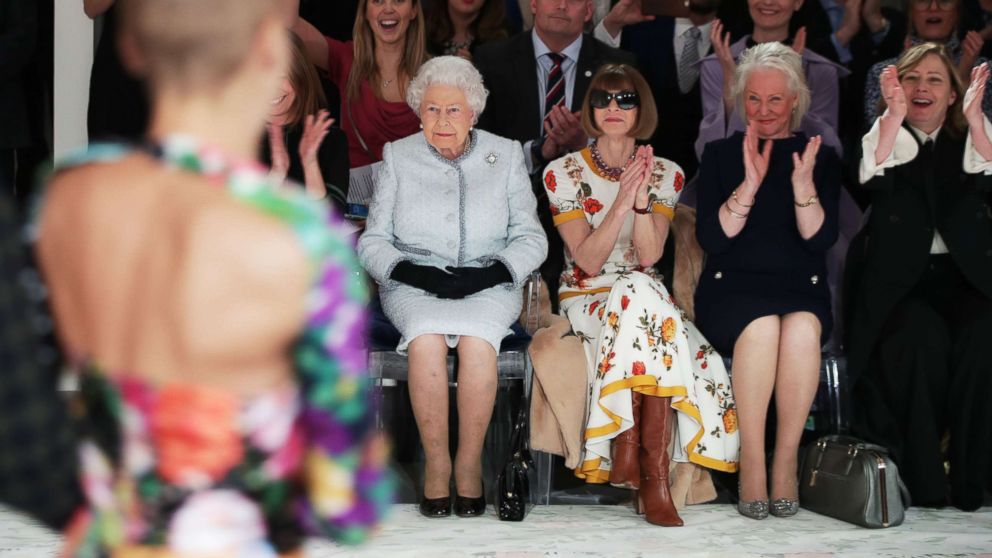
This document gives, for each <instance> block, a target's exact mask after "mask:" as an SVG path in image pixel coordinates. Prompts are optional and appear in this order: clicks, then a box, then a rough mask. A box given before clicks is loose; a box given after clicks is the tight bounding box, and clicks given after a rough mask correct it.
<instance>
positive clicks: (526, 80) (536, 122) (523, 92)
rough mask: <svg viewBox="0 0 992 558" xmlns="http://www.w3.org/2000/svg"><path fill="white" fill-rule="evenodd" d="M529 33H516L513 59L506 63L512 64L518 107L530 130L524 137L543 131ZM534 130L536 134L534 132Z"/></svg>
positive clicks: (535, 68) (541, 101)
mask: <svg viewBox="0 0 992 558" xmlns="http://www.w3.org/2000/svg"><path fill="white" fill-rule="evenodd" d="M531 33H533V31H529V32H527V33H520V34H518V35H517V37H518V42H517V44H516V45H515V50H516V53H517V55H516V57H515V59H514V60H507V63H508V64H513V67H514V68H515V71H514V74H515V79H514V82H515V83H516V87H514V88H513V89H514V90H515V91H517V95H518V96H519V97H518V98H519V102H518V103H517V107H518V108H519V110H520V112H521V114H522V118H521V121H522V122H525V123H526V125H527V126H528V128H530V131H529V132H528V133H527V134H526V136H525V137H533V136H534V135H537V136H540V135H541V134H542V133H543V132H544V131H543V130H542V129H541V122H540V120H541V103H543V102H544V99H542V98H541V96H540V94H539V92H538V90H537V71H538V67H537V60H535V59H534V42H533V39H532V38H531ZM535 131H536V134H535Z"/></svg>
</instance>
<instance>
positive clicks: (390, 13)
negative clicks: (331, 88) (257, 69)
mask: <svg viewBox="0 0 992 558" xmlns="http://www.w3.org/2000/svg"><path fill="white" fill-rule="evenodd" d="M290 4H292V6H291V9H294V10H296V11H294V12H293V13H297V12H298V11H299V0H290ZM293 31H294V32H295V33H296V34H297V35H299V36H300V38H301V39H303V44H304V45H305V48H306V53H307V58H308V59H309V60H310V62H311V63H313V64H314V65H316V66H317V67H318V68H320V69H322V70H324V71H326V72H327V75H328V77H329V78H330V80H331V82H332V83H334V85H336V86H337V87H338V88H339V89H340V90H341V91H342V92H343V93H344V94H343V95H342V97H341V129H342V130H344V133H345V134H346V135H347V136H348V160H349V162H350V163H351V167H352V168H355V167H363V166H366V165H369V164H371V163H375V162H377V161H380V160H382V146H383V145H384V144H386V143H387V142H390V141H393V140H397V139H400V138H403V137H406V136H408V135H410V134H412V133H414V132H416V131H417V126H418V125H419V124H420V120H419V119H418V118H417V115H416V114H414V112H413V111H412V110H411V109H410V107H409V106H408V105H407V104H406V101H405V98H406V91H407V87H408V86H409V84H410V80H411V79H412V78H413V76H414V75H416V73H417V70H418V69H420V65H421V64H423V63H424V61H425V60H427V46H426V38H425V31H424V16H423V13H422V9H421V4H420V1H419V0H360V2H359V3H358V14H357V16H356V17H355V28H354V35H353V36H354V39H353V42H352V41H349V42H346V43H342V42H341V41H338V40H336V39H332V38H330V37H325V36H324V35H322V34H321V33H320V31H318V30H317V28H316V27H314V26H313V25H311V24H310V23H309V22H307V21H306V20H303V19H301V18H296V19H295V21H294V24H293Z"/></svg>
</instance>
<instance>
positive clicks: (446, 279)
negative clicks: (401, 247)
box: [389, 260, 513, 299]
mask: <svg viewBox="0 0 992 558" xmlns="http://www.w3.org/2000/svg"><path fill="white" fill-rule="evenodd" d="M447 270H448V272H445V271H443V270H441V269H439V268H436V267H433V266H429V265H417V264H415V263H413V262H410V261H408V260H403V261H401V262H400V263H398V264H396V267H394V268H393V273H392V274H391V275H390V276H389V278H390V279H392V280H394V281H399V282H400V283H406V284H407V285H410V286H411V287H416V288H418V289H423V290H425V291H427V292H429V293H432V294H434V295H435V296H437V297H438V298H448V299H451V298H465V297H467V296H470V295H473V294H475V293H477V292H479V291H483V290H486V289H488V288H490V287H495V286H496V285H499V284H501V283H509V282H511V281H513V276H511V275H510V270H508V269H507V268H506V266H505V265H503V263H502V262H493V263H491V264H489V265H488V266H486V267H451V266H449V267H448V268H447Z"/></svg>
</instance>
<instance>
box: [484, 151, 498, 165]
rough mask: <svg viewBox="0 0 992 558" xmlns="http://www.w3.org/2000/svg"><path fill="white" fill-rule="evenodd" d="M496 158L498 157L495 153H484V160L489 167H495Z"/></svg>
mask: <svg viewBox="0 0 992 558" xmlns="http://www.w3.org/2000/svg"><path fill="white" fill-rule="evenodd" d="M498 159H499V157H497V156H496V154H495V153H489V154H488V155H486V162H487V163H489V166H490V167H495V166H496V161H497V160H498Z"/></svg>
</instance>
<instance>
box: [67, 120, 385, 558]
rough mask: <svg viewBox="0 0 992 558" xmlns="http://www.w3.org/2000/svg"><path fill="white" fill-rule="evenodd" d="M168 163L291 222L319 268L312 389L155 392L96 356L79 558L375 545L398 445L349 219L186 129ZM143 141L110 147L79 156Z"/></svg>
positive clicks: (312, 322)
mask: <svg viewBox="0 0 992 558" xmlns="http://www.w3.org/2000/svg"><path fill="white" fill-rule="evenodd" d="M159 147H160V148H159V149H157V150H156V153H157V154H158V155H159V157H160V158H161V160H162V161H163V162H164V163H165V164H167V165H170V166H173V167H176V168H178V169H181V170H185V171H189V172H194V173H198V174H202V175H205V176H207V177H209V178H211V179H214V180H215V181H216V182H217V183H218V185H219V186H222V187H226V188H227V190H228V191H229V192H230V193H231V195H232V196H234V197H235V198H237V199H239V200H241V201H243V202H245V203H247V204H249V205H251V206H253V207H255V208H256V209H258V210H259V211H262V212H264V213H266V214H268V215H271V216H273V217H275V218H277V219H279V220H281V221H283V222H285V223H286V224H287V225H288V226H290V227H291V228H292V229H293V230H294V231H295V232H296V234H297V236H298V237H299V240H300V242H301V244H302V245H303V247H304V249H305V250H306V253H307V255H308V257H309V261H310V263H311V269H312V271H313V283H312V288H311V292H310V295H309V296H308V299H307V319H306V324H305V327H304V328H303V330H302V331H301V334H300V337H299V339H298V340H297V342H296V345H295V348H294V360H295V369H296V372H297V378H296V379H297V382H296V385H295V386H294V387H292V388H287V389H285V390H282V391H273V392H270V393H266V394H264V395H261V396H259V397H256V398H253V399H251V400H247V401H246V400H243V399H240V398H238V397H236V396H234V395H232V394H230V393H228V392H225V391H221V390H218V389H214V388H208V387H204V386H199V385H191V384H180V383H172V384H165V385H157V386H151V385H149V384H147V383H144V382H143V381H141V380H140V379H137V378H135V377H133V376H130V375H127V374H121V373H119V372H117V371H107V372H115V373H114V374H105V373H104V371H101V370H99V369H98V368H97V367H96V366H95V364H94V363H87V364H86V365H84V366H83V367H82V374H81V390H80V392H79V397H78V401H76V402H75V405H74V408H75V409H76V410H77V414H78V415H79V422H80V427H81V428H80V429H81V433H82V436H81V440H82V441H81V444H80V456H81V461H82V469H83V472H82V483H83V488H84V492H85V494H86V496H87V499H88V501H89V510H88V511H89V513H88V514H85V515H84V516H81V517H83V518H84V519H82V520H81V521H79V522H77V524H76V525H75V526H74V528H73V529H72V532H71V533H70V536H69V537H68V538H70V539H75V540H74V541H73V540H71V541H70V542H71V543H74V544H75V555H76V556H103V555H105V553H106V552H107V551H108V550H110V549H114V548H120V547H123V546H130V545H142V546H144V545H149V546H166V547H168V549H169V550H170V551H172V552H174V553H180V554H197V555H203V554H209V555H223V556H239V557H245V558H249V557H250V558H256V557H257V558H263V557H272V556H276V555H278V554H279V553H286V552H292V551H295V550H297V549H298V548H299V547H300V546H301V544H302V540H303V538H304V537H305V536H308V535H311V536H321V537H329V538H332V539H335V540H338V541H341V542H345V543H356V542H359V541H361V540H363V539H364V538H365V537H366V536H367V534H368V532H369V530H370V529H371V528H373V527H374V526H375V525H376V524H377V523H378V522H379V520H380V519H381V518H382V516H383V514H384V513H385V511H386V510H387V508H388V507H389V505H390V504H391V502H392V496H393V482H392V478H391V477H390V475H389V474H388V470H387V458H388V450H387V448H386V446H385V443H384V441H383V440H382V438H381V437H380V436H379V435H378V434H377V433H376V431H375V429H374V425H373V424H372V421H371V409H370V401H371V400H370V398H369V388H370V382H369V378H368V373H367V369H366V366H367V358H366V351H365V331H366V327H365V322H366V309H365V307H366V303H367V296H368V295H367V292H366V288H365V284H364V281H363V280H362V276H361V273H360V267H359V265H358V262H357V259H356V257H355V255H354V251H353V247H352V246H351V244H350V242H349V241H348V238H349V235H348V231H347V229H346V228H345V227H344V225H343V222H342V221H341V220H340V218H339V217H337V216H336V215H335V214H334V213H333V212H332V211H331V210H330V209H329V207H328V206H327V205H325V204H323V203H317V202H313V201H310V200H308V199H307V198H306V196H305V195H304V194H303V193H302V191H301V190H296V189H293V188H278V186H279V185H277V184H274V183H272V182H270V179H269V176H268V174H267V173H266V171H265V169H264V168H262V167H261V166H259V165H257V164H255V163H252V162H246V163H237V162H231V161H230V160H228V159H227V158H226V157H224V155H223V154H222V153H221V152H219V151H217V150H211V149H209V148H204V147H202V146H201V145H199V144H198V143H197V142H196V141H195V140H193V139H191V138H185V137H171V138H168V139H167V140H166V141H164V142H163V143H162V145H161V146H159ZM129 151H130V150H128V149H125V148H122V147H120V146H116V147H114V146H99V147H95V148H93V149H91V150H90V151H89V152H88V153H87V154H81V155H80V154H76V155H75V156H72V157H71V158H70V159H69V160H70V162H71V164H82V163H85V162H88V161H92V160H96V159H100V160H104V161H106V160H113V159H115V158H118V157H121V156H124V155H126V154H127V153H128V152H129Z"/></svg>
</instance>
